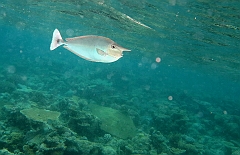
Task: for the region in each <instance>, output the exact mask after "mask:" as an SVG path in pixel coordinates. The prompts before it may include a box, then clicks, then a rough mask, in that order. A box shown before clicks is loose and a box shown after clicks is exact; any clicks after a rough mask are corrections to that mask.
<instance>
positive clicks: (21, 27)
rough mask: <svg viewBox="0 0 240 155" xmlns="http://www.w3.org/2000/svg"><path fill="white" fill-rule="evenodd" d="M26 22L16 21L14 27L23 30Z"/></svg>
mask: <svg viewBox="0 0 240 155" xmlns="http://www.w3.org/2000/svg"><path fill="white" fill-rule="evenodd" d="M25 26H26V24H25V23H24V22H17V24H16V28H17V29H19V30H24V28H25Z"/></svg>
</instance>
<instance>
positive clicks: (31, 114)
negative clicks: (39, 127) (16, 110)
mask: <svg viewBox="0 0 240 155" xmlns="http://www.w3.org/2000/svg"><path fill="white" fill-rule="evenodd" d="M20 112H21V113H22V114H23V115H25V116H26V117H27V118H28V119H31V120H33V121H38V122H44V123H45V122H46V121H47V120H49V119H50V120H57V119H58V117H59V116H60V112H57V111H50V110H46V109H38V108H30V109H23V110H21V111H20Z"/></svg>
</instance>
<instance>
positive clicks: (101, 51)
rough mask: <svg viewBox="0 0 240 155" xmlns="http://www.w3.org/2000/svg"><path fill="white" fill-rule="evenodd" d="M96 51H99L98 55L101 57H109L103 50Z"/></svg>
mask: <svg viewBox="0 0 240 155" xmlns="http://www.w3.org/2000/svg"><path fill="white" fill-rule="evenodd" d="M96 50H97V53H98V54H99V55H101V56H106V55H108V54H107V53H106V52H104V51H103V50H100V49H99V48H96Z"/></svg>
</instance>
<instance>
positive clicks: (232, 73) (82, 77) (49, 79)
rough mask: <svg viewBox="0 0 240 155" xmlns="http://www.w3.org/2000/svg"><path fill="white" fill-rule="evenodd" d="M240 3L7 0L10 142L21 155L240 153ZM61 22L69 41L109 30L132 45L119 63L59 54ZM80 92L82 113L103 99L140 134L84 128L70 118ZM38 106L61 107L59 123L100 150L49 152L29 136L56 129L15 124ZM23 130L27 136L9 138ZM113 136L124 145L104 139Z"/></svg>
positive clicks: (0, 71)
mask: <svg viewBox="0 0 240 155" xmlns="http://www.w3.org/2000/svg"><path fill="white" fill-rule="evenodd" d="M239 7H240V3H239V2H238V1H237V0H232V1H229V2H228V1H208V0H198V1H194V0H182V1H180V0H165V1H151V0H141V1H138V2H134V1H130V0H120V1H113V0H105V1H104V0H93V1H88V0H86V1H50V0H47V1H32V0H24V1H13V0H12V1H5V0H3V1H2V2H0V34H1V42H0V51H1V55H0V79H1V82H0V93H1V94H0V104H1V107H2V111H3V114H1V118H2V126H3V127H2V128H0V129H1V132H2V134H1V136H0V137H1V138H0V139H1V142H0V147H1V148H0V149H2V152H4V151H6V150H8V151H9V152H12V153H14V152H15V154H21V153H23V154H31V153H30V152H32V154H37V153H38V154H54V153H56V152H58V153H59V154H111V153H112V154H164V153H166V154H209V155H210V154H216V155H220V154H234V155H237V154H239V152H240V134H239V131H240V121H239V120H240V119H239V118H240V116H239V114H240V108H239V107H240V104H239V103H240V97H239V94H240V80H239V79H240V72H239V69H240V59H239V58H240V44H239V39H240V27H239V23H240V18H239V17H240V9H239ZM55 28H58V29H59V30H60V32H61V34H62V37H63V38H71V37H75V36H82V35H100V36H105V37H108V38H111V39H112V40H114V41H115V42H117V43H118V44H120V45H122V46H123V47H126V48H129V49H131V50H132V51H131V52H124V56H123V57H122V58H121V59H119V60H118V61H116V62H114V63H109V64H104V63H96V62H90V61H86V60H84V59H82V58H80V57H78V56H76V55H74V54H72V53H71V52H69V51H67V50H66V49H64V48H62V47H59V48H57V49H56V50H54V51H50V50H49V46H50V43H51V38H52V32H53V30H54V29H55ZM159 58H160V59H159ZM158 60H160V62H158ZM76 98H78V101H76V103H75V102H74V104H77V105H74V106H76V107H75V110H76V111H79V113H80V112H85V111H87V112H89V111H88V110H86V109H87V108H86V107H87V104H88V103H90V102H91V103H92V102H93V103H94V104H98V105H101V106H103V107H111V108H113V109H116V110H119V111H121V112H122V113H124V114H125V115H127V116H130V118H131V119H132V120H133V122H134V124H135V126H136V129H137V132H136V136H133V137H130V138H129V141H127V140H126V141H125V142H124V143H121V144H120V142H119V139H121V137H115V135H114V134H112V133H111V132H108V131H105V130H104V131H102V130H101V128H100V129H99V128H98V129H99V130H98V132H97V133H96V132H95V131H93V129H92V128H91V127H89V128H84V127H83V126H81V127H79V128H81V129H80V130H81V132H80V130H77V129H76V128H78V127H73V126H72V125H71V124H69V122H71V121H72V120H71V117H73V116H72V115H71V114H72V113H73V112H69V110H66V109H68V108H67V107H68V106H69V104H73V103H72V100H73V99H76ZM63 100H64V103H66V105H67V107H66V109H64V108H63V107H64V106H66V105H65V104H64V105H63V104H60V103H63V102H62V101H63ZM82 100H84V103H83V101H82ZM85 102H86V103H85ZM6 105H10V106H11V108H9V107H6ZM56 105H57V106H56ZM31 107H37V108H40V109H47V110H51V111H58V112H60V113H61V116H60V117H59V121H60V123H59V124H61V125H62V126H63V128H64V127H66V128H69V130H71V131H72V132H74V133H76V135H75V136H74V137H75V138H76V139H81V137H86V138H88V140H86V141H88V142H89V144H88V145H91V146H92V150H91V149H89V150H87V149H86V150H85V152H84V151H83V150H81V149H79V148H78V149H77V148H76V149H75V152H74V151H73V150H71V149H67V148H70V147H72V146H71V145H69V144H66V143H63V144H64V145H65V146H66V147H65V148H64V147H62V148H61V147H59V148H57V147H55V146H54V145H53V146H54V147H52V148H53V149H52V150H51V151H49V150H47V148H51V146H48V147H43V148H41V147H40V146H41V145H43V144H44V145H45V144H46V145H48V144H47V142H45V141H38V142H36V140H35V141H34V142H33V140H32V139H34V138H32V137H30V138H28V140H26V137H28V136H29V132H30V130H34V131H36V133H35V135H44V136H46V135H48V134H50V133H51V132H52V130H51V131H48V132H47V133H48V134H46V133H44V132H42V130H44V127H42V124H41V125H40V127H36V126H34V127H29V126H28V127H26V129H23V128H21V125H19V124H16V122H14V121H13V123H9V122H11V120H18V119H19V120H20V121H22V119H24V118H22V117H23V116H22V113H21V112H20V111H21V110H22V109H29V108H31ZM13 109H14V111H11V110H13ZM70 109H71V108H70ZM12 113H14V114H15V115H13V114H12ZM89 113H90V115H93V116H95V115H94V114H91V112H89ZM74 117H80V116H75V115H74ZM85 117H86V116H85ZM20 118H21V119H20ZM80 118H82V117H80ZM69 119H70V120H71V121H69ZM85 120H88V119H85ZM32 121H34V120H32ZM88 121H89V122H91V121H90V120H88ZM88 121H86V122H87V123H89V122H88ZM73 122H74V121H73ZM86 122H85V123H86ZM75 123H76V124H78V123H79V122H75ZM30 124H31V123H30ZM43 124H44V123H43ZM45 124H49V123H45ZM89 124H91V123H89ZM26 125H29V124H26ZM43 126H44V125H43ZM90 126H91V125H90ZM52 128H54V130H57V129H56V125H52ZM95 128H96V127H95ZM95 128H94V129H95ZM89 130H91V132H90V131H89ZM83 131H86V132H83ZM6 132H9V134H5V133H6ZM13 132H14V133H20V136H19V137H20V138H16V139H17V140H9V139H10V138H9V137H13V136H12V133H13ZM109 133H110V134H111V135H112V138H113V140H115V142H116V141H117V142H116V143H117V144H113V142H112V143H110V142H108V143H107V142H103V141H100V140H99V139H101V137H105V136H104V135H106V134H109ZM160 133H161V134H160ZM143 135H144V136H143ZM156 135H157V136H156ZM161 136H162V137H164V138H163V139H162V140H159V137H161ZM6 137H7V139H8V140H6ZM56 137H58V138H59V137H60V138H59V139H61V138H62V139H64V136H63V135H61V134H58V136H56ZM99 137H100V138H99ZM142 137H145V139H144V140H143V139H142ZM156 137H158V140H157V138H156ZM146 139H147V140H146ZM113 140H112V141H113ZM62 141H67V140H66V139H64V140H62ZM17 143H19V144H18V145H17ZM29 143H32V144H29ZM55 143H57V142H56V141H55ZM59 143H60V142H59ZM134 143H137V144H138V143H142V144H141V145H143V146H146V148H145V147H142V146H141V145H140V144H139V145H137V144H136V145H134ZM61 144H62V142H61ZM103 144H104V147H103ZM72 145H75V144H72ZM24 146H25V147H27V148H29V149H26V148H25V149H24ZM105 146H109V147H111V148H110V149H109V147H108V148H105ZM3 148H6V150H4V149H3ZM99 148H100V149H99ZM130 148H131V149H130ZM170 148H172V149H170ZM54 149H55V150H54ZM29 150H31V151H29ZM94 150H95V152H94ZM179 150H180V152H177V151H179ZM107 151H110V152H111V151H112V152H111V153H106V152H107ZM181 151H182V152H181Z"/></svg>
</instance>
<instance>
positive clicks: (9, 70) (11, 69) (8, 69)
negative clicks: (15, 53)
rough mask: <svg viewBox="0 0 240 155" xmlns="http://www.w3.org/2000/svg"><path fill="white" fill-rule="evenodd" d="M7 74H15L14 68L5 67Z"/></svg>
mask: <svg viewBox="0 0 240 155" xmlns="http://www.w3.org/2000/svg"><path fill="white" fill-rule="evenodd" d="M7 72H8V73H15V72H16V68H15V67H14V66H12V65H10V66H8V67H7Z"/></svg>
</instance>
